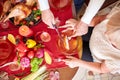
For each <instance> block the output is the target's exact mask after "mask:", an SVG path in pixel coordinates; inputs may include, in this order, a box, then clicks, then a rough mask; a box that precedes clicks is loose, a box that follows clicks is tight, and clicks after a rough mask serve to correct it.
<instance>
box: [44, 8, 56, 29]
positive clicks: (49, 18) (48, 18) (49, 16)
mask: <svg viewBox="0 0 120 80" xmlns="http://www.w3.org/2000/svg"><path fill="white" fill-rule="evenodd" d="M42 21H43V22H44V23H45V24H47V25H48V26H49V28H51V29H54V28H53V26H52V24H55V18H54V15H53V13H52V12H51V10H49V9H47V10H43V11H42Z"/></svg>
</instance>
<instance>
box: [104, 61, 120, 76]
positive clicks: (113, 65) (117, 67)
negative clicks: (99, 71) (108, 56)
mask: <svg viewBox="0 0 120 80" xmlns="http://www.w3.org/2000/svg"><path fill="white" fill-rule="evenodd" d="M118 63H120V60H119V59H114V60H106V61H105V65H106V66H107V67H108V68H109V70H110V71H111V73H113V74H115V73H120V64H118Z"/></svg>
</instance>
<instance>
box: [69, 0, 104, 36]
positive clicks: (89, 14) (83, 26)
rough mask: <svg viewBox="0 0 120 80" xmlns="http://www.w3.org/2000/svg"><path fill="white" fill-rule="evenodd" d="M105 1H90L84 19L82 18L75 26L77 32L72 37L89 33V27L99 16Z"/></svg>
mask: <svg viewBox="0 0 120 80" xmlns="http://www.w3.org/2000/svg"><path fill="white" fill-rule="evenodd" d="M104 1H105V0H90V2H89V4H88V7H87V9H86V11H85V13H84V15H83V17H82V18H81V20H80V21H79V23H78V24H76V25H75V30H76V31H75V33H74V35H73V36H71V37H76V36H81V35H85V34H86V33H87V32H88V26H89V24H90V22H91V20H92V19H93V17H94V16H95V15H96V14H97V12H98V10H99V9H100V8H101V6H102V4H103V3H104Z"/></svg>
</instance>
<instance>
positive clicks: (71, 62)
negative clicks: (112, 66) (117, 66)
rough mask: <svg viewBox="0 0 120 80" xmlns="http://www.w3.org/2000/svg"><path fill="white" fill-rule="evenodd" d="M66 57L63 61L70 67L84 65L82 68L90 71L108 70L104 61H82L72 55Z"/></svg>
mask: <svg viewBox="0 0 120 80" xmlns="http://www.w3.org/2000/svg"><path fill="white" fill-rule="evenodd" d="M67 58H68V59H65V60H63V61H64V62H65V64H66V65H68V66H69V67H71V68H74V67H84V68H87V69H89V70H91V71H94V72H99V73H107V72H110V71H109V69H108V68H107V67H106V65H105V61H103V62H102V63H98V62H87V61H83V60H80V59H77V58H75V57H72V56H67Z"/></svg>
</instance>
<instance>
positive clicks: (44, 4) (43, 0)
mask: <svg viewBox="0 0 120 80" xmlns="http://www.w3.org/2000/svg"><path fill="white" fill-rule="evenodd" d="M38 3H39V5H40V10H41V11H43V10H47V9H49V8H50V7H49V3H48V0H38Z"/></svg>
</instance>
